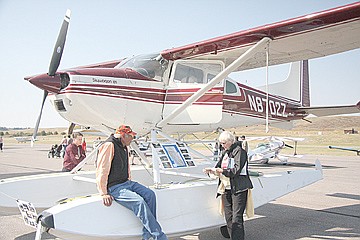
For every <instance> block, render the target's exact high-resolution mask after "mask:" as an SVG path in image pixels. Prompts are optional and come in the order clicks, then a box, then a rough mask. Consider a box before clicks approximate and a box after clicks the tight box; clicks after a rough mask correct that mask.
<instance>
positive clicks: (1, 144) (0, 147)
mask: <svg viewBox="0 0 360 240" xmlns="http://www.w3.org/2000/svg"><path fill="white" fill-rule="evenodd" d="M3 146H4V139H3V137H0V150H1V151H3Z"/></svg>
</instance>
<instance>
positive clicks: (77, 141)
mask: <svg viewBox="0 0 360 240" xmlns="http://www.w3.org/2000/svg"><path fill="white" fill-rule="evenodd" d="M82 138H83V135H82V134H81V133H74V138H73V142H72V143H71V144H70V145H68V146H67V147H66V150H65V156H64V163H63V169H62V171H63V172H70V171H71V170H73V168H74V167H76V166H77V165H78V164H79V163H80V162H81V161H82V160H83V159H84V158H85V157H86V153H85V151H84V149H83V148H82V146H81V143H82Z"/></svg>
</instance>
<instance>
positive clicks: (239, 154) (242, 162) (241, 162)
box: [215, 142, 253, 194]
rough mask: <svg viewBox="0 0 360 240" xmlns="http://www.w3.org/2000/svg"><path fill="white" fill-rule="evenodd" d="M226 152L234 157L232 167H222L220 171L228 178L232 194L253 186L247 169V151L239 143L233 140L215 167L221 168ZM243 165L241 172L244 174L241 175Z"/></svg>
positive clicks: (230, 156)
mask: <svg viewBox="0 0 360 240" xmlns="http://www.w3.org/2000/svg"><path fill="white" fill-rule="evenodd" d="M226 153H227V154H228V156H229V158H233V159H234V167H233V168H225V169H223V173H222V174H223V175H224V176H226V177H228V178H230V185H231V192H232V194H235V193H237V192H242V191H244V190H246V189H249V188H253V185H252V183H251V180H250V176H249V171H248V160H247V152H246V151H245V150H243V149H242V148H241V144H239V142H235V143H234V144H233V145H231V147H230V148H229V149H228V150H226V151H224V152H223V153H222V155H221V158H220V160H219V162H217V164H216V166H215V167H216V168H221V163H222V160H223V158H224V155H225V154H226ZM244 167H245V169H244V171H243V172H244V173H243V174H245V175H241V174H240V173H241V170H242V169H243V168H244ZM219 184H220V180H219Z"/></svg>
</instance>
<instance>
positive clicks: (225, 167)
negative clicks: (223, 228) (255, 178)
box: [204, 131, 253, 240]
mask: <svg viewBox="0 0 360 240" xmlns="http://www.w3.org/2000/svg"><path fill="white" fill-rule="evenodd" d="M219 142H220V144H221V145H222V146H223V148H224V149H225V150H224V151H223V153H222V154H221V158H220V160H219V162H218V163H217V164H216V166H215V168H206V169H204V172H205V173H212V174H215V175H218V176H219V187H218V196H219V195H221V198H222V202H223V204H224V213H225V220H226V224H227V230H228V232H229V234H230V237H231V239H232V240H243V239H245V231H244V218H243V214H244V211H245V208H246V202H247V196H248V190H249V189H251V188H253V185H252V183H251V180H250V177H249V172H248V161H247V153H246V151H245V150H243V149H242V147H241V144H239V142H235V137H234V135H233V134H231V133H230V132H228V131H224V132H222V133H221V134H220V136H219Z"/></svg>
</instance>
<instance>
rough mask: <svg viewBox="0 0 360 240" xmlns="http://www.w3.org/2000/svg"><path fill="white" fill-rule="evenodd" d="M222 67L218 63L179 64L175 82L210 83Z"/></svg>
mask: <svg viewBox="0 0 360 240" xmlns="http://www.w3.org/2000/svg"><path fill="white" fill-rule="evenodd" d="M221 69H222V67H221V65H220V64H217V63H194V62H185V61H183V62H178V63H177V64H176V69H175V74H174V82H175V83H197V84H204V83H208V82H209V81H210V80H211V79H213V78H214V77H215V76H216V74H218V73H219V72H220V71H221Z"/></svg>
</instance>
